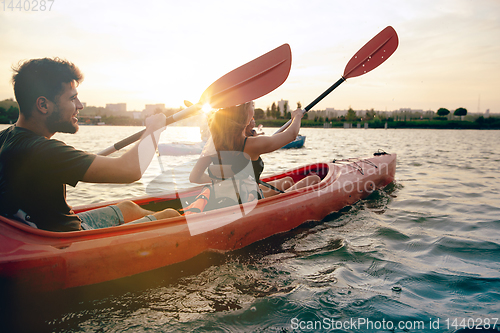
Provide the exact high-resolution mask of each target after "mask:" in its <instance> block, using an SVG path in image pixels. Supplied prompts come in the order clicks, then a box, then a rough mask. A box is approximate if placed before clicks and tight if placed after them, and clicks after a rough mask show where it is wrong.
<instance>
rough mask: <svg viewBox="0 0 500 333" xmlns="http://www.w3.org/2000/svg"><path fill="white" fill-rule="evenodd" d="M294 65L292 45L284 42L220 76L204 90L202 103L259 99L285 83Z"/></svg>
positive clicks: (219, 104) (213, 104) (228, 103)
mask: <svg viewBox="0 0 500 333" xmlns="http://www.w3.org/2000/svg"><path fill="white" fill-rule="evenodd" d="M291 65H292V52H291V50H290V45H288V44H283V45H281V46H280V47H278V48H276V49H274V50H272V51H270V52H268V53H266V54H264V55H262V56H260V57H258V58H256V59H254V60H252V61H250V62H248V63H246V64H244V65H243V66H240V67H238V68H236V69H234V70H233V71H231V72H229V73H227V74H226V75H224V76H222V77H221V78H219V79H218V80H217V81H215V82H214V83H212V84H211V85H210V86H209V87H208V88H207V89H206V90H205V91H204V92H203V94H202V95H201V98H200V103H202V104H205V103H210V106H211V107H212V108H223V107H229V106H234V105H238V104H243V103H246V102H249V101H251V100H254V99H257V98H259V97H261V96H264V95H266V94H268V93H270V92H271V91H273V90H274V89H276V88H278V87H279V86H280V85H281V84H282V83H283V82H285V80H286V78H287V77H288V73H290V67H291Z"/></svg>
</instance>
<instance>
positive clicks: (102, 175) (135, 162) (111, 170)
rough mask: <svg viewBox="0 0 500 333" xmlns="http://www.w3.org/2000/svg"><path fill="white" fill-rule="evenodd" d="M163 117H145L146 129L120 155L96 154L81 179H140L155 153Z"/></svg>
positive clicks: (162, 127) (118, 181)
mask: <svg viewBox="0 0 500 333" xmlns="http://www.w3.org/2000/svg"><path fill="white" fill-rule="evenodd" d="M165 119H166V117H165V115H164V114H156V115H154V116H151V117H149V118H147V119H146V131H145V132H144V134H143V136H142V137H141V139H140V140H139V142H138V143H137V144H136V145H135V146H133V147H132V148H131V149H130V150H128V151H127V152H125V153H124V154H123V155H121V156H120V157H108V156H96V158H95V159H94V161H93V162H92V164H91V165H90V167H89V168H88V170H87V172H86V173H85V175H84V176H83V179H82V181H84V182H88V183H121V184H125V183H132V182H134V181H137V180H139V179H141V177H142V175H143V173H144V172H145V171H146V169H147V168H148V166H149V164H150V163H151V160H152V159H153V157H154V155H155V154H156V147H157V146H158V140H159V138H160V134H161V132H162V131H163V130H164V129H165Z"/></svg>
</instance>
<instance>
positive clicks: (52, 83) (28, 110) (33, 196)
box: [0, 58, 179, 231]
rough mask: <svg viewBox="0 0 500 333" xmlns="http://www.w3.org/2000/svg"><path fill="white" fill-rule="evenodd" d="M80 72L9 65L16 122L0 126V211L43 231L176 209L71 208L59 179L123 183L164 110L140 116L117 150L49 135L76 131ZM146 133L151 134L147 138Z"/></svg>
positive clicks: (145, 157)
mask: <svg viewBox="0 0 500 333" xmlns="http://www.w3.org/2000/svg"><path fill="white" fill-rule="evenodd" d="M82 79H83V75H82V74H81V72H80V70H79V69H78V68H77V67H76V66H75V65H74V64H72V63H70V62H67V61H64V60H61V59H58V58H54V59H49V58H43V59H32V60H29V61H26V62H24V63H23V64H21V65H20V66H19V67H18V68H15V69H14V75H13V77H12V81H13V84H14V93H15V96H16V100H17V102H18V104H19V111H20V112H19V119H18V121H17V123H16V124H15V125H13V126H11V127H9V128H7V129H5V130H4V131H2V132H0V214H1V215H4V216H7V217H9V218H16V219H18V220H21V221H23V222H25V223H28V224H30V225H32V226H34V227H37V228H40V229H45V230H51V231H75V230H82V229H96V228H103V227H109V226H115V225H120V224H123V223H128V222H131V221H136V222H142V221H150V220H155V219H162V218H169V217H175V216H178V215H179V213H178V212H177V211H175V210H173V209H167V210H164V211H161V212H156V213H155V212H151V211H148V210H145V209H142V208H141V207H139V206H138V205H136V204H135V203H133V202H131V201H125V202H121V203H119V204H117V205H114V206H109V207H104V208H100V209H96V210H92V211H89V212H84V213H81V214H74V212H73V211H72V210H71V207H69V205H68V204H67V202H66V184H69V185H71V186H76V184H77V183H78V182H79V181H84V182H92V183H131V182H134V181H136V180H139V179H140V178H141V177H142V174H143V173H144V171H145V170H146V168H147V166H148V165H149V163H150V162H151V160H152V158H153V156H154V154H155V151H156V142H157V141H158V138H159V135H160V134H161V132H162V131H163V130H164V129H165V119H166V118H165V115H163V114H157V115H155V116H152V117H150V118H148V119H147V120H146V132H145V133H144V135H143V136H142V138H141V139H140V140H139V142H138V143H137V144H136V145H135V146H134V147H133V148H131V149H130V150H128V151H127V152H126V153H124V154H123V155H122V156H120V157H105V156H96V155H95V154H89V153H86V152H83V151H80V150H77V149H75V148H73V147H71V146H68V145H66V144H65V143H63V142H61V141H58V140H54V139H51V137H52V136H53V135H54V134H55V133H56V132H62V133H76V132H77V131H78V119H77V116H78V112H79V110H81V109H83V106H82V104H81V102H80V100H79V99H78V92H77V89H76V88H77V86H78V84H79V83H80V82H81V81H82ZM152 137H154V139H153V138H152Z"/></svg>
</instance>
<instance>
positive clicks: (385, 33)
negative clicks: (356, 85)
mask: <svg viewBox="0 0 500 333" xmlns="http://www.w3.org/2000/svg"><path fill="white" fill-rule="evenodd" d="M398 43H399V41H398V34H397V33H396V31H395V30H394V28H393V27H391V26H388V27H387V28H385V29H384V30H382V31H381V32H379V33H378V35H376V36H375V37H373V38H372V39H371V40H370V41H369V42H368V43H366V44H365V46H363V47H362V48H361V49H360V50H359V51H358V52H357V53H356V54H355V55H354V56H353V57H352V58H351V60H350V61H349V62H348V63H347V66H346V67H345V70H344V75H343V77H344V79H348V78H350V77H356V76H359V75H363V74H365V73H368V72H369V71H371V70H373V69H375V68H377V67H378V66H379V65H380V64H382V63H383V62H384V61H386V60H387V59H388V58H389V57H390V56H391V55H392V54H393V53H394V51H396V49H397V48H398Z"/></svg>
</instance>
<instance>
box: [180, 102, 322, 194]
mask: <svg viewBox="0 0 500 333" xmlns="http://www.w3.org/2000/svg"><path fill="white" fill-rule="evenodd" d="M253 116H254V104H253V102H248V103H245V104H241V105H238V106H235V107H230V108H225V109H219V110H218V111H217V112H215V113H214V114H213V116H212V119H211V120H210V132H211V133H212V139H213V143H214V146H215V149H216V150H217V152H221V151H227V152H236V153H237V152H243V153H244V155H245V156H246V158H247V160H248V159H250V160H251V162H252V166H253V169H254V174H255V180H256V181H257V182H258V181H259V180H260V175H261V174H262V171H263V170H264V162H263V161H262V158H261V157H260V155H262V154H266V153H270V152H273V151H275V150H277V149H279V148H281V147H283V146H284V145H286V144H287V143H289V142H292V141H293V140H294V139H295V138H296V136H297V134H298V133H299V129H300V120H301V119H302V116H303V113H302V110H300V109H297V110H295V111H293V112H292V123H291V124H290V126H289V127H288V128H287V129H286V130H284V131H283V132H281V133H277V134H274V135H273V136H265V135H262V136H251V137H247V136H245V128H246V127H247V125H248V124H250V122H251V120H252V118H253ZM219 156H220V154H219ZM216 160H217V154H210V153H209V152H205V153H202V155H201V156H200V159H199V160H198V161H197V163H196V165H195V167H194V168H193V170H192V171H191V174H190V176H189V180H190V181H191V182H192V183H198V184H204V183H210V182H211V181H212V178H211V177H210V176H209V175H208V174H206V173H205V170H207V168H208V167H209V166H210V164H211V163H212V161H216ZM320 181H321V179H320V177H319V176H317V175H311V176H307V177H305V178H303V179H302V180H300V181H299V182H297V183H295V184H294V182H293V179H292V178H291V177H284V178H281V179H277V180H274V181H270V182H268V184H270V185H271V186H272V187H275V188H276V189H277V190H278V191H276V190H274V189H272V188H269V187H267V186H263V185H259V186H260V189H261V190H262V192H263V194H264V197H266V198H267V197H270V196H273V195H276V194H278V193H281V192H284V191H292V190H296V189H299V188H302V187H305V186H309V185H313V184H316V183H318V182H320ZM280 191H281V192H280Z"/></svg>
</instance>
